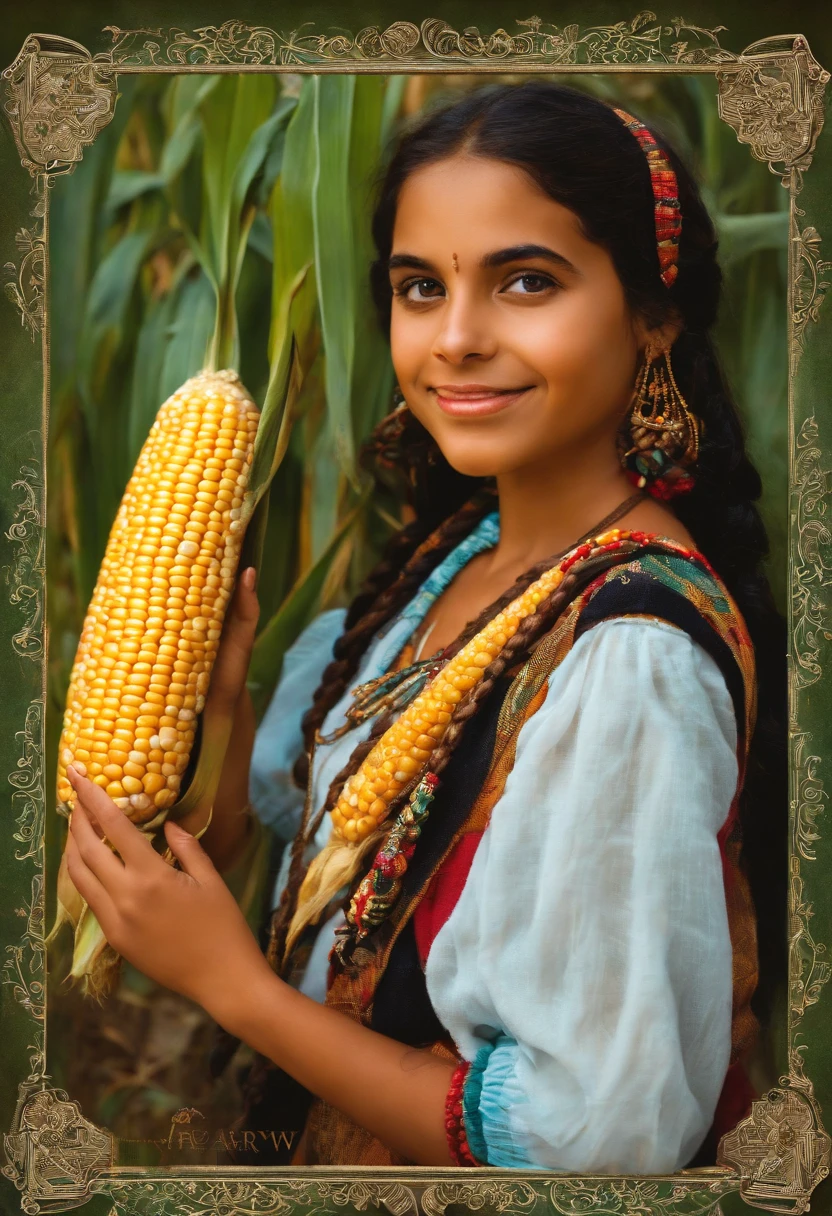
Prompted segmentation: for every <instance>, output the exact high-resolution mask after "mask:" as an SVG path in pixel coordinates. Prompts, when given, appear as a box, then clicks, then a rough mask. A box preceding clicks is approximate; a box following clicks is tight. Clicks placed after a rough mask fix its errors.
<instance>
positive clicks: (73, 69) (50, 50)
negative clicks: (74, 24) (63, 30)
mask: <svg viewBox="0 0 832 1216" xmlns="http://www.w3.org/2000/svg"><path fill="white" fill-rule="evenodd" d="M3 79H4V81H5V84H6V94H7V98H6V101H5V103H4V107H3V108H4V110H5V112H6V115H7V116H8V118H9V121H10V122H11V127H12V132H13V134H14V138H15V142H16V143H17V148H18V151H19V153H20V159H21V162H22V164H23V166H24V168H26V169H28V170H29V172H30V173H31V174H32V175H33V176H35V175H37V174H41V173H47V174H50V175H51V174H55V173H67V172H71V171H72V169H73V168H74V167H75V165H76V164H77V162H78V161H79V160H80V159H81V157H82V155H83V150H84V148H85V147H86V146H87V145H88V144H91V143H92V142H93V140H94V139H95V137H96V135H98V132H99V131H100V130H101V129H102V128H103V127H106V125H107V123H108V122H109V121H110V119H111V118H112V117H113V112H114V110H115V103H116V77H115V73H114V72H113V70H112V68H109V67H108V66H107V65H106V64H104V63H101V62H100V61H95V60H93V58H92V56H91V55H90V53H89V51H88V50H87V49H86V47H83V46H82V45H81V43H80V42H74V41H73V40H72V39H71V38H61V37H58V36H57V35H53V34H30V35H29V37H28V38H27V39H26V41H25V42H24V44H23V46H22V48H21V50H20V53H19V54H18V56H17V57H16V59H15V60H14V62H13V63H12V64H10V65H9V67H7V68H6V70H5V71H4V72H3Z"/></svg>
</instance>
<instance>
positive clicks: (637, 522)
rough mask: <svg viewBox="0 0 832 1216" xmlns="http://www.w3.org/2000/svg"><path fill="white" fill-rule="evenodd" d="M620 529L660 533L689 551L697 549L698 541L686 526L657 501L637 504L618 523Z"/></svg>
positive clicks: (647, 500) (649, 500) (648, 500)
mask: <svg viewBox="0 0 832 1216" xmlns="http://www.w3.org/2000/svg"><path fill="white" fill-rule="evenodd" d="M616 527H618V528H627V529H628V530H635V531H641V532H658V533H659V535H660V536H669V537H670V539H671V540H675V541H678V542H679V544H680V545H685V546H686V547H687V548H689V549H695V548H696V547H697V546H696V541H695V540H694V538H693V536H692V535H691V534H690V532H689V531H688V530H687V528H686V527H685V525H684V524H683V523H682V521H681V520H680V519H678V518H677V516H676V515H675V514H674V512H673V511H672V510H671V509H670V507H668V506H665V504H664V503H661V502H658V501H657V500H656V499H652V498H651V499H646V500H645V501H643V502H640V503H637V504H636V506H635V507H633V509H632V511H628V512H627V514H626V515H625V516H624V517H623V518H622V519H620V520H619V521H618V523H617V524H616Z"/></svg>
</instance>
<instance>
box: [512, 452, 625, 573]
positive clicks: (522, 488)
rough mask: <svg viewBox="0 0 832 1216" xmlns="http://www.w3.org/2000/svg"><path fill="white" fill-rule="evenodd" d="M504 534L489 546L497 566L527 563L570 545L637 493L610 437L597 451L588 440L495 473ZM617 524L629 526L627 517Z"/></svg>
mask: <svg viewBox="0 0 832 1216" xmlns="http://www.w3.org/2000/svg"><path fill="white" fill-rule="evenodd" d="M497 490H498V494H499V500H500V540H499V543H498V544H497V546H496V547H495V548H494V549H493V550H492V551H491V560H492V564H493V568H494V569H495V570H497V569H499V568H502V567H503V566H506V567H514V566H520V567H521V568H522V569H526V568H528V567H529V566H531V565H533V564H534V563H535V562H538V561H542V560H543V559H544V558H546V557H548V556H550V555H551V554H554V553H560V552H561V551H562V550H564V549H569V548H571V547H572V545H574V544H575V542H576V541H577V540H578V539H579V538H580V537H581V536H583V534H584V533H585V532H586V531H588V529H590V528H592V527H593V526H594V525H595V524H596V523H599V522H600V521H601V520H602V519H603V518H604V517H605V516H606V515H608V514H609V513H610V512H611V511H613V510H614V509H615V507H617V506H618V505H619V503H621V502H622V501H623V500H624V499H626V498H628V497H629V496H630V495H631V494H632V493H633V486H632V485H631V483H630V482H629V481H628V479H627V477H626V476H625V474H624V471H623V469H622V468H621V466H620V464H619V463H618V459H617V457H616V455H615V453H614V452H613V453H610V451H609V444H608V441H607V442H606V443H604V445H603V447H602V446H601V445H599V450H598V451H597V452H593V451H592V449H588V448H587V445H585V447H584V450H583V451H582V452H581V453H580V454H574V455H573V454H571V453H570V454H569V455H567V456H564V457H563V458H561V459H559V460H558V461H557V463H554V462H553V461H552V459H551V457H550V458H548V459H547V460H546V461H541V462H540V464H539V465H531V466H527V467H525V468H523V469H513V470H512V471H511V472H510V473H505V474H500V475H499V476H498V478H497ZM616 526H619V527H622V528H626V527H627V522H626V518H625V519H624V520H623V521H620V522H619V523H618V524H617V525H616Z"/></svg>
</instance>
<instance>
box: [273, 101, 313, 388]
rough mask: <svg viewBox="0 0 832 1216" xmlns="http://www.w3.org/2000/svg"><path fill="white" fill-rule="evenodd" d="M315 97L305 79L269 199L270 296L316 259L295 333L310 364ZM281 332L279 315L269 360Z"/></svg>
mask: <svg viewBox="0 0 832 1216" xmlns="http://www.w3.org/2000/svg"><path fill="white" fill-rule="evenodd" d="M314 121H315V100H314V94H313V89H312V80H311V79H310V80H307V81H304V85H303V88H302V89H301V93H300V97H299V99H298V103H297V106H296V107H295V109H294V111H293V113H292V117H291V119H290V121H289V124H288V126H287V128H286V136H285V141H284V150H283V163H282V168H281V173H280V177H279V178H278V179H277V181H276V183H275V186H274V189H273V191H272V194H271V198H270V201H269V215H270V219H271V226H272V235H273V240H274V244H273V247H272V249H273V252H272V273H273V279H272V300H273V301H278V300H282V299H283V298H284V296H285V293H286V291H287V289H288V288H289V285H290V284H291V283H292V282H293V281H294V279H295V276H296V275H297V274H298V272H299V271H300V270H301V268H302V267H304V266H306V265H307V264H308V263H312V268H311V270H310V272H309V276H308V280H307V286H306V288H305V289H304V291H303V292H301V294H300V296H299V297H298V299H297V300H296V301H295V304H294V308H293V316H294V331H295V336H296V338H297V342H298V348H299V352H300V357H301V362H302V363H303V366H304V367H309V366H311V364H312V362H313V360H314V357H315V350H316V347H317V338H316V330H317V301H316V273H315V267H314V259H315V242H314V233H313V228H312V190H313V186H314V180H315V144H314ZM282 341H283V332H282V330H281V328H280V323H279V321H278V318H277V314H276V311H275V314H274V316H273V318H272V327H271V333H270V335H269V359H270V362H271V363H272V365H274V363H275V359H276V357H277V352H278V350H279V348H280V346H281V343H282Z"/></svg>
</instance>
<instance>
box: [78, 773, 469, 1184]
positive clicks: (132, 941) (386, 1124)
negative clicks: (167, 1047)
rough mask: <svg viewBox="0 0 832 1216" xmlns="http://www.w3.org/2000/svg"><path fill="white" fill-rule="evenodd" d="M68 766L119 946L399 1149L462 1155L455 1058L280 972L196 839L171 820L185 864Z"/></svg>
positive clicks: (96, 907)
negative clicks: (452, 1119) (451, 1107)
mask: <svg viewBox="0 0 832 1216" xmlns="http://www.w3.org/2000/svg"><path fill="white" fill-rule="evenodd" d="M68 775H69V779H70V780H71V781H72V782H73V785H74V787H75V791H76V795H77V805H76V809H75V811H74V812H73V815H72V820H71V824H70V837H69V840H68V842H67V865H68V868H69V874H70V877H71V879H72V881H73V882H74V884H75V886H76V887H77V888H78V890H79V892H80V893H81V895H82V896H83V898H84V899H85V900H86V901H87V903H88V904H89V905H90V907H91V908H92V910H93V912H94V913H95V915H96V917H97V918H98V921H99V923H100V925H101V927H102V929H103V930H104V933H105V935H106V937H107V940H108V941H109V942H110V944H111V945H112V946H113V947H114V948H115V949H116V950H117V951H118V952H119V954H121V955H123V956H124V957H125V958H127V959H128V960H129V961H130V962H131V963H133V964H134V966H136V967H137V968H138V969H139V970H140V971H142V972H143V973H144V974H145V975H147V976H149V977H150V978H151V979H154V980H156V981H157V982H158V983H160V984H164V985H165V986H166V987H168V988H171V989H173V990H174V991H177V992H181V993H182V994H183V995H184V996H186V997H188V998H190V999H191V1000H194V1001H196V1002H197V1003H198V1004H200V1005H202V1006H203V1008H205V1009H206V1010H207V1012H208V1013H209V1014H211V1016H212V1017H214V1018H215V1019H216V1021H218V1022H219V1023H220V1025H222V1026H224V1027H225V1029H226V1030H229V1031H230V1032H231V1033H232V1034H235V1035H238V1036H239V1037H240V1038H241V1039H243V1041H244V1042H246V1043H248V1044H249V1046H251V1047H253V1048H255V1049H256V1050H258V1051H260V1052H262V1053H263V1054H264V1055H266V1056H267V1057H269V1058H270V1059H272V1060H273V1061H274V1062H275V1063H276V1064H278V1065H279V1066H280V1067H282V1068H284V1069H285V1070H286V1071H287V1072H288V1073H289V1074H290V1075H292V1076H294V1077H295V1078H296V1079H297V1080H298V1081H300V1082H301V1084H303V1085H305V1086H306V1087H307V1088H308V1089H309V1090H311V1091H312V1093H315V1094H317V1095H318V1096H319V1097H321V1098H323V1099H324V1100H325V1101H327V1102H329V1103H330V1104H332V1105H334V1106H336V1107H338V1108H339V1109H340V1110H342V1111H343V1112H344V1113H345V1114H347V1115H348V1116H349V1117H350V1118H352V1119H353V1120H354V1121H355V1122H357V1123H359V1124H360V1125H361V1126H363V1127H365V1128H366V1129H367V1130H368V1131H369V1132H371V1133H372V1134H373V1135H375V1136H377V1137H378V1138H379V1139H380V1140H381V1141H382V1142H383V1143H384V1144H386V1145H387V1146H388V1147H389V1148H391V1149H392V1150H393V1151H394V1152H396V1153H399V1154H400V1155H402V1156H403V1157H405V1158H407V1159H408V1160H409V1161H413V1162H415V1163H416V1164H419V1165H450V1164H452V1158H451V1156H450V1153H449V1150H448V1147H447V1142H446V1139H445V1131H444V1122H445V1099H446V1095H447V1092H448V1089H449V1087H450V1082H451V1076H452V1074H453V1070H454V1064H453V1063H449V1062H448V1061H445V1060H442V1059H440V1058H438V1057H437V1056H435V1055H433V1054H432V1053H431V1052H429V1051H420V1050H415V1049H413V1048H410V1047H407V1046H404V1045H403V1044H401V1043H399V1042H396V1041H395V1040H393V1039H390V1038H387V1037H386V1036H385V1035H381V1034H378V1033H377V1032H376V1031H374V1030H370V1029H368V1028H366V1027H363V1026H361V1025H359V1024H358V1023H357V1022H354V1021H353V1020H352V1019H351V1018H349V1017H347V1016H346V1015H344V1014H341V1013H339V1012H337V1011H336V1010H333V1009H329V1008H327V1007H325V1006H323V1005H320V1004H318V1002H317V1001H314V1000H312V999H310V998H309V997H306V996H304V995H302V994H301V993H299V992H297V991H295V989H293V988H291V987H290V986H289V985H288V984H285V983H284V982H283V981H282V980H279V979H278V978H277V976H275V975H274V973H273V972H272V971H271V969H270V968H269V966H268V964H267V962H266V960H265V958H264V957H263V954H262V953H261V951H260V948H259V946H258V944H257V942H256V940H255V938H254V936H253V934H252V932H251V930H250V929H249V927H248V925H247V924H246V922H245V919H244V917H243V915H242V913H241V912H240V909H239V908H238V906H237V904H236V902H235V901H234V899H233V897H232V895H231V893H230V892H229V890H228V888H227V887H226V886H225V884H224V882H223V881H222V878H221V877H220V875H219V874H218V873H217V870H216V869H215V867H214V866H213V864H212V863H211V861H210V859H209V857H208V856H207V854H206V853H205V851H204V850H203V849H202V847H201V846H200V844H199V842H198V841H197V840H195V839H194V837H192V836H191V835H189V834H188V833H187V832H185V831H183V830H182V829H181V828H179V827H178V826H177V825H176V824H173V823H171V822H168V823H166V824H165V834H166V836H167V841H168V844H169V845H170V848H171V850H172V852H173V853H174V854H175V855H176V857H177V858H178V860H179V862H180V864H181V866H182V869H181V870H173V869H171V867H170V866H168V865H166V864H165V862H164V861H163V860H162V858H161V857H160V856H159V854H158V853H156V852H155V850H154V849H153V848H152V846H151V845H150V843H149V842H148V840H147V839H146V838H145V837H144V836H142V834H141V833H140V832H139V831H138V829H137V828H135V827H134V826H133V824H132V823H130V821H129V820H128V819H127V818H126V817H125V816H124V815H123V814H122V812H121V811H120V810H119V809H118V807H116V805H115V803H114V802H113V801H112V799H111V798H110V797H109V796H108V795H107V794H105V793H104V791H103V790H102V789H101V788H100V786H97V785H95V784H94V783H93V782H91V781H89V780H88V779H87V778H85V777H81V776H79V775H78V774H77V773H75V771H74V769H72V767H71V766H70V769H69V770H68ZM96 827H97V828H98V831H100V832H101V834H102V835H104V836H106V838H107V839H108V840H109V841H111V842H112V845H113V847H114V849H117V850H118V854H116V853H114V852H113V851H112V850H111V849H110V848H109V847H108V846H107V844H105V843H104V841H103V840H102V839H101V838H100V837H99V835H98V834H97V832H96V830H95V829H96Z"/></svg>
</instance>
